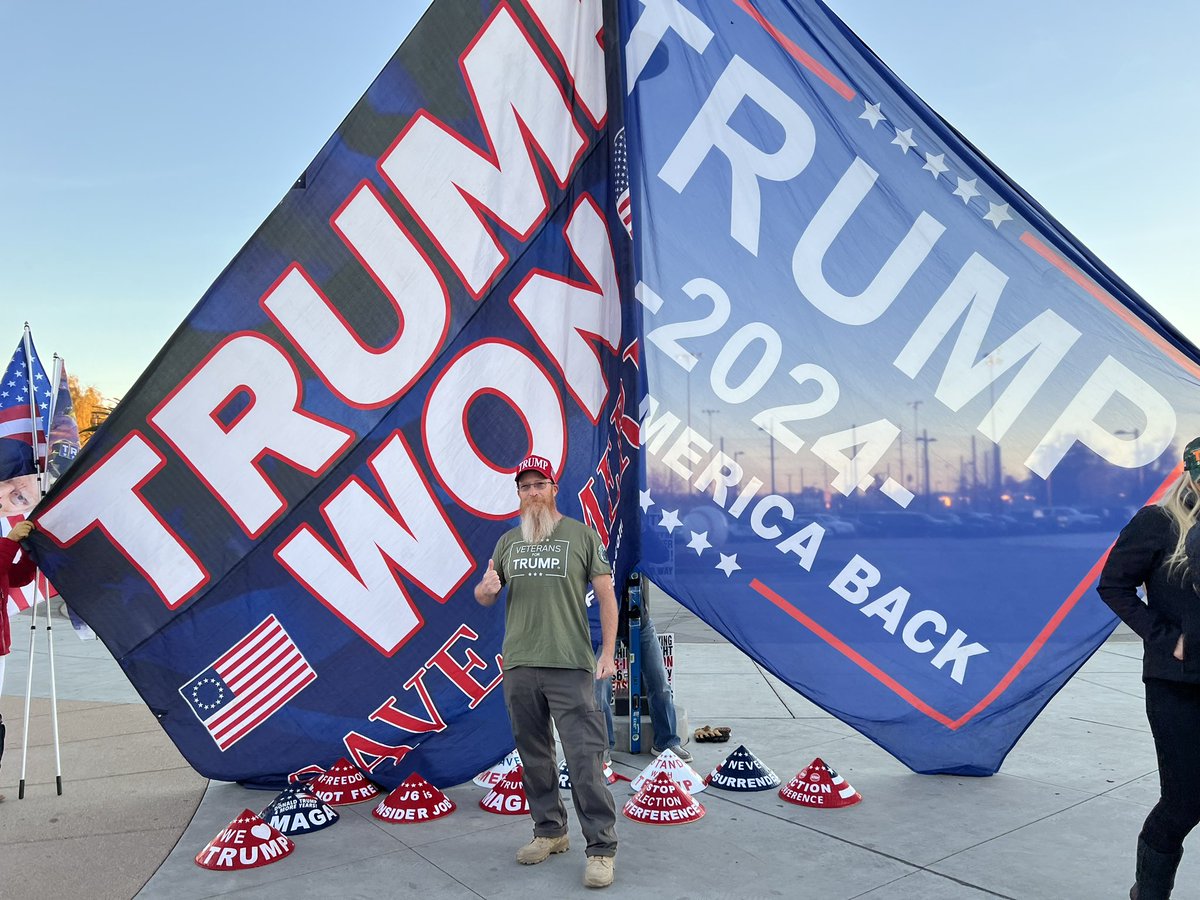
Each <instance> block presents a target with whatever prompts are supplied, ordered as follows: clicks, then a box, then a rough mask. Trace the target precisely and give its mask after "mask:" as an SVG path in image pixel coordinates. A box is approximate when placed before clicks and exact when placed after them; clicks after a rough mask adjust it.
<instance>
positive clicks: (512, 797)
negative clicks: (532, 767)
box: [479, 766, 529, 816]
mask: <svg viewBox="0 0 1200 900" xmlns="http://www.w3.org/2000/svg"><path fill="white" fill-rule="evenodd" d="M523 772H524V770H523V769H522V768H521V767H520V766H517V767H516V768H515V769H513V770H512V771H511V772H509V773H508V774H507V775H505V776H504V777H503V778H501V779H500V783H499V784H497V785H496V786H495V787H494V788H492V789H491V790H490V791H488V792H487V796H486V797H484V798H483V799H482V800H480V801H479V806H480V808H481V809H486V810H487V811H488V812H491V813H497V814H499V815H502V816H523V815H525V814H527V813H528V812H529V802H528V801H527V800H526V799H525V784H524V782H522V781H521V777H522V775H523Z"/></svg>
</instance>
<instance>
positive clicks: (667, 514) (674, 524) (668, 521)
mask: <svg viewBox="0 0 1200 900" xmlns="http://www.w3.org/2000/svg"><path fill="white" fill-rule="evenodd" d="M658 524H659V525H661V526H662V527H663V528H665V529H667V532H668V533H669V534H674V533H675V529H676V528H678V527H679V526H680V525H682V524H683V523H682V522H680V521H679V510H677V509H668V510H664V512H663V514H662V518H661V519H660V520H659V522H658Z"/></svg>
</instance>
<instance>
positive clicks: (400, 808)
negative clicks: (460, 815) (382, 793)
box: [371, 772, 455, 824]
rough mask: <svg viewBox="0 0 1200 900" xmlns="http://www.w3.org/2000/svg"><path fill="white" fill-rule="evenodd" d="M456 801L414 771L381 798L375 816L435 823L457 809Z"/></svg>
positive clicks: (375, 809)
mask: <svg viewBox="0 0 1200 900" xmlns="http://www.w3.org/2000/svg"><path fill="white" fill-rule="evenodd" d="M454 809H455V806H454V801H453V800H451V799H450V798H449V797H447V796H446V795H445V794H443V793H442V792H441V791H440V790H438V789H437V788H436V787H434V786H433V785H432V784H430V783H429V782H428V781H426V780H425V779H424V778H422V777H421V776H420V775H418V774H417V773H416V772H413V773H412V774H411V775H409V776H408V777H407V778H405V779H404V781H402V782H400V784H399V785H398V786H397V787H396V789H395V790H394V791H392V792H391V793H390V794H388V795H387V796H386V797H384V798H383V799H382V800H380V801H379V805H378V806H376V807H375V808H374V809H373V810H371V815H373V816H374V817H375V818H377V819H382V820H383V821H385V822H403V823H406V824H407V823H415V822H432V821H433V820H434V819H440V818H442V816H448V815H450V813H452V812H454Z"/></svg>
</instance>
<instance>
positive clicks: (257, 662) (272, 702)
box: [179, 616, 317, 750]
mask: <svg viewBox="0 0 1200 900" xmlns="http://www.w3.org/2000/svg"><path fill="white" fill-rule="evenodd" d="M316 678H317V673H316V672H315V671H313V668H312V666H310V665H309V664H308V660H306V659H305V658H304V655H303V654H302V653H301V652H300V650H299V648H298V647H297V646H296V644H295V643H294V642H293V641H292V639H291V637H290V636H289V635H288V633H287V632H286V631H284V629H283V626H282V625H281V624H280V623H279V620H278V619H277V618H275V616H268V617H267V618H266V619H264V620H263V621H262V623H261V624H259V626H258V627H257V628H255V629H254V630H253V631H251V632H250V633H249V634H248V635H246V636H245V637H244V638H242V639H241V640H240V641H238V642H237V643H236V644H234V645H233V646H232V647H230V648H229V649H228V650H227V651H226V652H225V653H224V654H222V655H221V657H220V658H218V659H217V660H215V661H214V662H213V664H212V665H211V666H209V667H208V668H207V669H205V670H204V671H203V672H201V673H200V674H199V675H197V676H196V677H195V678H193V679H192V680H191V681H189V682H188V683H187V684H185V685H183V687H181V688H180V689H179V693H180V694H181V695H182V696H183V699H184V700H185V701H186V702H187V704H188V706H190V707H191V708H192V712H194V713H195V714H196V718H198V719H199V720H200V723H201V724H202V725H203V726H204V727H205V729H207V730H208V733H209V734H210V735H212V738H213V740H214V741H216V742H217V746H218V747H219V748H220V749H221V750H228V749H229V748H230V747H232V746H233V745H234V744H236V743H237V742H238V741H240V740H241V739H242V738H244V737H245V736H246V735H247V734H249V733H250V732H251V731H253V730H254V729H255V728H257V727H258V726H259V725H261V724H262V723H263V722H265V721H266V720H267V719H268V718H270V717H271V716H272V715H273V714H274V713H275V712H276V711H277V710H279V708H280V707H282V706H283V705H284V704H285V703H287V702H288V701H289V700H291V699H292V698H293V697H295V696H296V695H297V694H298V693H300V692H301V691H302V690H304V688H305V687H307V686H308V685H309V684H310V683H311V682H313V681H315V680H316Z"/></svg>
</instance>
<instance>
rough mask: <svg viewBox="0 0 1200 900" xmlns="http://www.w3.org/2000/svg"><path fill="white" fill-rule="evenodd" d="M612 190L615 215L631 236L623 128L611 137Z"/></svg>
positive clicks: (631, 202) (631, 215) (627, 164)
mask: <svg viewBox="0 0 1200 900" xmlns="http://www.w3.org/2000/svg"><path fill="white" fill-rule="evenodd" d="M613 191H614V192H615V193H616V195H617V215H618V216H619V217H620V219H621V224H622V225H624V226H625V231H626V233H628V235H629V236H630V237H631V238H632V237H633V201H632V199H631V198H630V196H629V155H628V153H627V152H626V150H625V129H624V128H622V129H621V130H620V131H618V132H617V134H616V137H614V138H613Z"/></svg>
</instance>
